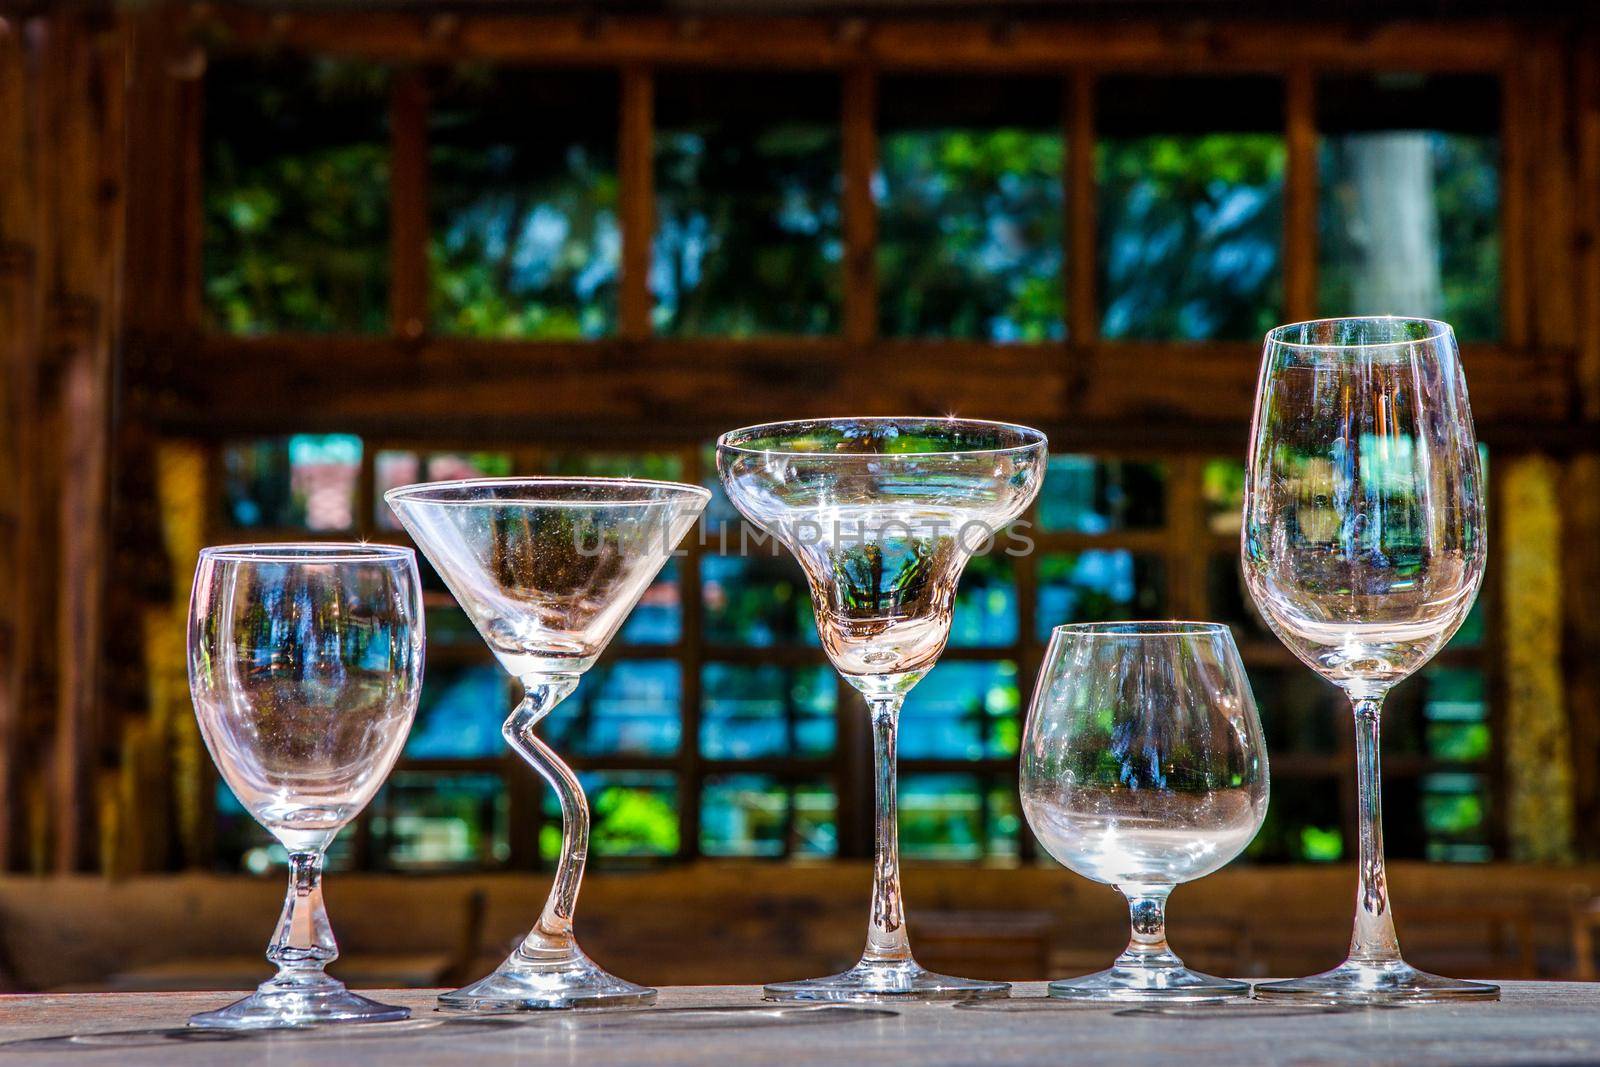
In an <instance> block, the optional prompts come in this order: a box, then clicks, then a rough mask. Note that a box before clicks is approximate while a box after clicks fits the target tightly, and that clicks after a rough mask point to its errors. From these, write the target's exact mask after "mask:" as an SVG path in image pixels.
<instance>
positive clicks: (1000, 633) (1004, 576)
mask: <svg viewBox="0 0 1600 1067" xmlns="http://www.w3.org/2000/svg"><path fill="white" fill-rule="evenodd" d="M1004 546H1005V542H1004V541H1003V540H1000V539H997V540H996V541H995V547H994V549H993V550H992V551H990V552H988V553H986V554H984V555H978V556H973V557H972V558H971V559H969V560H968V561H967V566H966V569H965V570H963V571H962V572H961V584H960V586H958V587H957V589H956V610H955V618H954V620H953V621H952V623H951V625H950V644H952V645H954V646H955V647H957V648H980V647H981V648H992V647H994V646H996V645H1009V644H1012V643H1013V642H1015V641H1016V639H1017V578H1016V568H1015V566H1014V564H1013V562H1012V557H1011V556H1008V555H1006V554H1005V548H1004Z"/></svg>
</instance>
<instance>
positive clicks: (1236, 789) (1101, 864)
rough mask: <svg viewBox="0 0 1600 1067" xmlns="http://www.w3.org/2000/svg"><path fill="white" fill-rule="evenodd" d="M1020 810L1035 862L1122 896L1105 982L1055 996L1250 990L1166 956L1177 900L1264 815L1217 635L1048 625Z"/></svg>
mask: <svg viewBox="0 0 1600 1067" xmlns="http://www.w3.org/2000/svg"><path fill="white" fill-rule="evenodd" d="M1020 776H1021V779H1020V785H1021V789H1022V810H1023V813H1024V814H1025V815H1026V816H1027V819H1028V825H1029V826H1031V827H1032V828H1033V833H1034V836H1035V837H1037V838H1038V839H1039V843H1040V844H1041V845H1043V846H1044V848H1045V851H1046V852H1048V853H1050V855H1052V856H1054V857H1055V858H1056V859H1057V860H1058V861H1059V862H1060V863H1061V864H1063V865H1064V866H1066V867H1068V868H1069V869H1071V870H1073V871H1076V872H1077V873H1079V874H1081V875H1083V876H1084V877H1085V878H1092V879H1094V880H1095V881H1097V882H1108V883H1110V884H1111V885H1114V886H1116V887H1117V889H1118V890H1119V891H1120V892H1121V893H1122V894H1123V896H1125V897H1127V898H1128V912H1129V917H1130V921H1131V925H1132V927H1133V934H1132V937H1131V939H1130V940H1129V941H1128V947H1127V949H1126V950H1124V952H1123V953H1122V955H1120V956H1118V957H1117V959H1116V962H1115V963H1113V964H1112V965H1111V967H1110V968H1109V969H1107V970H1104V971H1100V972H1098V973H1095V974H1091V975H1086V976H1084V977H1082V978H1073V979H1069V980H1065V981H1059V982H1051V983H1050V987H1049V989H1050V995H1051V996H1053V997H1065V998H1070V999H1078V1000H1110V1001H1147V1000H1155V1001H1169V1002H1183V1001H1212V1000H1222V999H1226V998H1229V997H1247V996H1249V995H1250V986H1249V985H1248V984H1247V983H1245V982H1238V981H1234V980H1232V979H1228V978H1216V977H1213V976H1211V975H1208V974H1201V973H1199V972H1197V971H1192V970H1190V969H1189V968H1187V967H1185V966H1184V965H1183V961H1182V960H1180V959H1179V958H1178V957H1177V956H1176V955H1175V954H1174V953H1173V951H1172V949H1171V948H1169V947H1168V946H1167V934H1166V905H1167V897H1168V895H1169V894H1170V893H1171V892H1172V888H1173V886H1175V885H1177V884H1178V883H1180V882H1192V881H1194V880H1195V879H1197V878H1203V877H1204V876H1206V875H1208V874H1210V873H1212V872H1213V871H1215V870H1218V869H1219V868H1221V867H1222V866H1223V865H1224V864H1226V863H1228V862H1229V861H1230V860H1232V859H1233V858H1234V857H1235V856H1237V855H1239V853H1240V852H1243V851H1244V849H1245V847H1246V846H1247V845H1249V844H1250V842H1251V841H1252V840H1254V839H1255V836H1256V831H1258V830H1260V829H1261V823H1262V820H1264V819H1265V818H1266V816H1267V789H1268V782H1267V748H1266V742H1265V741H1264V740H1263V739H1262V736H1261V721H1260V719H1258V718H1257V717H1256V702H1255V697H1254V695H1252V693H1251V692H1250V683H1249V681H1248V679H1246V677H1245V673H1244V668H1243V667H1242V666H1241V665H1240V663H1239V650H1238V649H1237V648H1235V647H1234V643H1233V634H1232V633H1230V632H1229V630H1228V628H1227V627H1226V626H1222V625H1220V624H1218V623H1210V622H1109V623H1086V624H1079V625H1072V626H1058V627H1056V629H1055V631H1054V632H1053V633H1052V634H1051V635H1050V647H1049V648H1048V649H1047V650H1046V652H1045V656H1044V666H1043V668H1042V669H1041V670H1040V672H1039V684H1038V687H1037V689H1035V691H1034V695H1033V701H1032V702H1031V703H1030V704H1029V706H1028V721H1027V725H1026V727H1025V728H1024V730H1023V734H1022V759H1021V766H1020Z"/></svg>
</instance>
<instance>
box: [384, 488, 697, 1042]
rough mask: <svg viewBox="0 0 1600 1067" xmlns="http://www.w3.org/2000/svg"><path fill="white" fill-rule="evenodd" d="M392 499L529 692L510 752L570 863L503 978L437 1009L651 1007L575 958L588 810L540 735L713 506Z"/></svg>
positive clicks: (662, 496)
mask: <svg viewBox="0 0 1600 1067" xmlns="http://www.w3.org/2000/svg"><path fill="white" fill-rule="evenodd" d="M384 499H385V500H387V501H388V502H389V506H390V507H392V508H393V509H394V511H395V514H396V515H398V516H399V517H400V521H401V523H403V524H404V526H405V528H406V530H407V532H409V533H410V534H411V536H412V537H413V538H414V539H415V540H416V542H417V545H418V546H419V547H420V548H421V549H422V552H423V554H424V555H426V556H427V557H428V560H429V561H430V562H431V563H432V564H433V565H434V567H435V569H437V570H438V572H439V575H440V577H442V578H443V579H444V582H445V585H447V586H449V588H450V591H451V592H452V593H454V594H455V597H456V600H457V601H459V602H460V604H461V607H462V608H463V609H464V610H465V611H466V613H467V615H468V616H469V617H471V619H472V622H473V625H475V626H476V627H477V628H478V632H479V633H480V634H482V635H483V639H484V641H486V642H487V643H488V645H489V648H490V650H491V651H492V652H493V653H494V654H495V658H496V659H498V660H499V661H500V665H501V666H503V667H504V668H505V669H506V670H507V671H509V672H510V673H511V674H512V676H513V677H515V678H517V679H518V680H519V681H520V682H521V683H522V686H523V689H524V692H525V694H526V695H525V696H524V697H523V699H522V702H521V703H519V704H518V705H517V706H516V708H515V709H514V710H513V711H512V712H511V715H510V717H509V718H507V719H506V722H505V726H504V728H503V730H502V732H503V734H504V735H505V739H506V743H507V744H509V745H510V746H511V747H512V748H513V749H514V750H515V751H516V752H517V754H518V755H520V756H521V757H522V758H523V759H525V760H527V761H528V763H529V764H531V765H532V766H533V768H534V770H536V771H538V772H539V774H540V775H542V776H543V777H544V779H545V780H546V781H548V782H549V783H550V786H551V788H553V789H554V790H555V791H556V795H557V797H559V798H560V801H561V821H562V837H561V856H560V859H559V860H558V861H557V864H556V874H555V883H554V885H553V886H552V887H551V890H550V897H549V899H548V900H547V901H546V903H545V906H544V911H543V913H542V914H541V915H540V916H539V921H538V923H537V925H535V926H534V928H533V930H532V931H531V932H530V933H529V934H528V936H527V937H526V938H525V939H524V940H523V942H522V943H521V944H520V945H518V946H517V948H516V949H515V951H513V952H512V953H511V955H510V956H508V957H507V958H506V961H505V962H504V963H502V964H501V965H500V966H499V968H498V969H497V970H495V972H494V973H493V974H490V975H489V976H488V977H486V978H483V979H480V980H479V981H476V982H474V983H472V984H471V985H469V986H466V987H465V988H463V989H458V990H456V991H455V992H452V993H445V994H443V995H442V996H440V997H439V1004H440V1006H441V1007H442V1008H445V1009H450V1010H456V1011H469V1012H506V1011H534V1010H539V1009H546V1008H594V1007H616V1006H624V1005H634V1004H644V1003H648V1002H650V1001H651V1000H653V999H655V995H656V991H655V990H653V989H649V988H646V987H644V986H639V985H635V984H633V983H632V982H626V981H623V980H622V979H620V978H616V977H614V976H612V975H610V974H608V973H606V972H605V971H603V970H601V969H600V968H599V967H597V966H596V965H595V964H594V963H593V962H591V961H590V959H589V958H588V957H587V956H585V955H584V953H583V950H582V949H580V948H579V947H578V943H577V940H576V938H574V936H573V933H572V914H573V908H574V905H575V904H576V902H577V897H578V886H579V883H580V882H581V881H582V880H583V868H584V862H585V860H586V859H587V857H588V852H589V804H588V801H587V800H586V799H585V797H584V794H583V788H582V786H581V785H579V783H578V778H577V776H576V775H574V774H573V772H572V768H570V767H568V766H567V765H566V763H564V762H562V760H561V759H560V758H559V757H558V756H557V755H556V754H555V752H554V751H553V750H552V749H551V748H550V747H549V746H548V745H546V744H545V743H544V742H543V741H541V740H540V739H539V738H538V737H537V736H536V735H535V734H534V727H535V726H537V725H538V723H539V721H540V720H542V719H543V718H544V717H545V716H547V715H549V714H550V712H551V710H552V709H553V708H554V707H555V706H556V705H557V704H559V703H560V702H561V700H562V699H563V698H564V697H566V696H567V695H568V694H569V693H571V692H572V691H573V689H575V688H576V687H577V685H578V679H579V677H580V676H581V675H582V674H583V672H584V671H586V670H588V669H589V668H590V667H592V666H593V665H594V662H595V660H596V659H597V658H599V656H600V653H601V652H602V651H604V650H605V647H606V645H607V644H609V643H610V641H611V638H612V637H613V636H614V635H615V634H616V632H617V629H618V627H620V626H621V625H622V621H623V620H624V619H625V618H626V617H627V615H628V613H629V612H630V611H632V610H633V606H634V605H635V604H636V603H638V601H639V597H640V596H641V595H643V593H644V590H645V588H646V587H647V586H648V585H649V584H650V581H651V579H652V578H654V577H655V576H656V574H657V572H659V571H660V570H661V567H662V565H663V564H665V563H666V561H667V558H668V557H669V556H670V555H671V553H672V550H673V549H674V548H675V547H676V546H677V544H678V542H679V541H680V540H682V538H683V535H684V534H685V533H687V532H688V531H689V528H690V527H691V526H693V525H694V522H695V519H696V518H698V517H699V515H700V512H701V511H702V510H704V508H705V506H706V502H707V501H709V500H710V499H711V494H710V493H709V492H708V491H707V490H705V489H703V488H701V487H699V486H694V485H679V484H677V483H675V482H651V481H642V480H635V479H627V478H521V479H518V478H481V479H471V480H467V481H458V482H434V483H428V484H422V485H407V486H401V487H399V488H397V489H391V490H390V491H389V492H388V493H386V494H384Z"/></svg>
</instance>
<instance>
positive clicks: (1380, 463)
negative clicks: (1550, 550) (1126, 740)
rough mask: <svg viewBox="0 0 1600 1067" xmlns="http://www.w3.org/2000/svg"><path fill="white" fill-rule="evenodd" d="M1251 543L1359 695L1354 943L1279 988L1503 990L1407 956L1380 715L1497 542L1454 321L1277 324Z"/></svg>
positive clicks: (1260, 578) (1250, 559)
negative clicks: (1387, 812)
mask: <svg viewBox="0 0 1600 1067" xmlns="http://www.w3.org/2000/svg"><path fill="white" fill-rule="evenodd" d="M1250 438H1251V441H1250V456H1249V461H1248V468H1249V469H1248V471H1247V473H1246V480H1245V504H1244V532H1243V536H1242V539H1241V545H1242V547H1241V552H1242V556H1243V562H1244V575H1245V581H1246V584H1247V585H1248V586H1249V589H1250V595H1251V597H1252V598H1253V599H1254V600H1255V603H1256V606H1257V607H1258V608H1259V609H1260V610H1261V614H1262V615H1263V616H1264V617H1265V618H1266V620H1267V623H1268V624H1269V625H1270V626H1271V627H1272V630H1273V632H1274V633H1276V634H1277V635H1278V638H1279V639H1280V640H1281V641H1283V643H1284V644H1285V645H1287V646H1288V647H1289V649H1290V651H1292V652H1293V653H1294V654H1295V655H1296V656H1298V657H1299V658H1300V659H1301V660H1303V661H1305V663H1306V664H1307V665H1308V666H1310V667H1311V669H1312V670H1314V671H1316V672H1317V673H1318V674H1320V675H1322V676H1323V677H1324V678H1326V679H1328V680H1329V681H1331V682H1333V683H1334V684H1335V685H1337V686H1339V687H1340V688H1341V689H1343V690H1344V691H1345V693H1346V694H1347V695H1348V696H1349V697H1350V700H1351V703H1352V704H1353V706H1354V710H1355V737H1356V777H1357V785H1358V794H1359V798H1360V799H1359V805H1360V806H1359V812H1358V814H1359V818H1360V865H1359V868H1358V870H1359V878H1360V887H1359V890H1358V892H1357V894H1356V919H1355V932H1354V935H1353V936H1352V938H1351V940H1350V955H1349V958H1348V959H1347V960H1346V961H1345V962H1344V963H1343V964H1342V965H1340V966H1339V967H1337V968H1335V969H1334V970H1332V971H1328V972H1327V973H1325V974H1320V975H1316V976H1314V977H1310V978H1299V979H1295V980H1292V981H1287V982H1271V983H1267V984H1264V985H1261V986H1258V987H1257V990H1256V991H1257V993H1258V995H1260V996H1263V997H1268V998H1274V997H1277V998H1305V999H1314V1000H1315V999H1321V1000H1339V1001H1385V1002H1387V1001H1427V1000H1449V999H1457V998H1462V997H1496V996H1498V995H1499V991H1498V989H1497V988H1496V987H1495V986H1492V985H1488V984H1485V983H1480V982H1463V981H1459V980H1456V979H1452V978H1441V977H1438V976H1436V975H1431V974H1427V973H1425V972H1422V971H1419V970H1417V969H1416V968H1414V967H1412V966H1410V965H1409V964H1407V963H1406V962H1405V961H1404V960H1403V959H1401V958H1400V945H1399V942H1398V941H1397V940H1396V938H1395V932H1394V919H1393V916H1392V915H1391V913H1390V908H1389V891H1388V884H1387V881H1386V879H1385V877H1384V870H1383V823H1382V817H1381V810H1380V803H1379V781H1380V779H1379V771H1378V725H1379V718H1380V710H1381V707H1382V704H1383V698H1384V695H1385V694H1386V693H1387V692H1388V691H1389V689H1390V687H1391V686H1393V685H1394V684H1395V683H1396V682H1399V681H1400V680H1401V679H1403V678H1406V677H1408V676H1409V675H1411V674H1412V673H1413V672H1415V671H1416V670H1417V669H1418V668H1419V667H1421V666H1422V665H1423V664H1424V663H1427V662H1428V660H1429V659H1431V658H1432V657H1433V655H1434V653H1436V652H1437V651H1438V650H1439V649H1440V648H1442V647H1443V646H1444V644H1445V642H1446V641H1448V640H1450V636H1451V635H1452V634H1454V633H1455V631H1456V628H1457V627H1458V626H1460V625H1461V622H1462V620H1463V619H1465V618H1466V617H1467V612H1468V611H1470V610H1471V608H1472V602H1473V600H1474V599H1475V598H1476V597H1477V595H1478V586H1479V585H1480V584H1481V583H1482V581H1483V567H1484V557H1485V554H1486V552H1487V550H1488V526H1487V524H1486V522H1485V517H1484V492H1483V474H1482V471H1481V470H1480V469H1479V460H1478V447H1477V442H1476V440H1475V439H1474V436H1473V430H1472V412H1471V410H1470V409H1469V408H1468V405H1467V384H1466V379H1465V378H1464V376H1463V375H1462V371H1461V362H1460V359H1459V357H1458V355H1457V352H1456V339H1455V334H1454V332H1453V331H1452V330H1451V329H1450V327H1449V326H1448V325H1446V324H1445V323H1442V322H1434V321H1432V320H1429V319H1408V318H1354V319H1323V320H1320V321H1316V322H1302V323H1295V324H1294V325H1290V326H1279V327H1277V328H1276V329H1274V330H1272V331H1271V332H1270V333H1268V334H1267V338H1266V351H1265V355H1264V357H1263V360H1262V365H1261V379H1260V383H1259V385H1258V388H1257V393H1256V410H1255V420H1254V423H1253V425H1252V427H1251V432H1250Z"/></svg>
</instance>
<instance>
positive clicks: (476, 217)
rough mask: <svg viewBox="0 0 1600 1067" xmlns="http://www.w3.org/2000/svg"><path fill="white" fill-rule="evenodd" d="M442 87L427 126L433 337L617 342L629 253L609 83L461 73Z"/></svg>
mask: <svg viewBox="0 0 1600 1067" xmlns="http://www.w3.org/2000/svg"><path fill="white" fill-rule="evenodd" d="M439 80H440V81H441V82H442V84H441V85H439V86H438V87H437V88H436V90H435V93H434V96H433V99H432V101H431V106H430V108H429V128H428V163H429V175H428V192H429V213H430V218H431V221H432V235H431V239H430V241H429V246H428V253H429V265H430V267H431V271H432V292H431V305H432V307H431V313H432V323H433V328H434V329H435V330H437V331H439V332H440V333H446V334H458V335H462V336H469V337H515V338H550V339H574V338H580V337H600V336H604V335H606V334H609V333H612V332H613V331H614V330H615V328H616V316H617V309H616V304H617V285H618V270H619V264H620V259H621V250H622V236H621V230H620V228H619V225H618V222H617V193H618V182H617V168H616V143H617V131H616V125H617V86H616V79H615V77H614V76H612V75H609V74H607V75H598V74H591V73H587V72H584V73H578V72H570V71H568V72H558V73H553V74H552V73H546V72H528V71H517V70H499V71H494V70H489V69H486V68H481V67H466V68H458V69H456V70H454V71H452V72H450V74H449V75H448V76H441V78H440V79H439ZM513 101H514V102H515V106H508V104H510V103H511V102H513Z"/></svg>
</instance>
